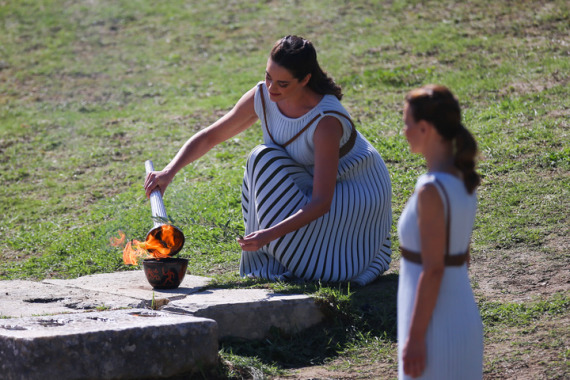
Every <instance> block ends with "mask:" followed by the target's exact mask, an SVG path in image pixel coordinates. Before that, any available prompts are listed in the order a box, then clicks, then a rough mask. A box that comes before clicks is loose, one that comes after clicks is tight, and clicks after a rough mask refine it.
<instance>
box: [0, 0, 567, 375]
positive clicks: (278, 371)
mask: <svg viewBox="0 0 570 380" xmlns="http://www.w3.org/2000/svg"><path fill="white" fill-rule="evenodd" d="M569 31H570V5H569V4H568V2H567V1H563V0H554V1H546V0H543V1H530V0H529V1H524V0H521V1H495V2H490V1H485V0H471V1H468V2H454V1H445V0H441V1H430V2H427V1H411V0H410V1H399V0H394V1H372V0H370V1H361V0H354V1H348V0H345V1H338V0H330V1H328V0H323V1H311V0H307V1H296V0H295V1H294V0H289V1H288V0H282V1H272V0H267V1H239V0H231V1H220V0H210V1H181V0H172V1H167V2H156V1H148V0H130V1H123V0H116V1H111V0H67V1H66V0H37V1H36V0H18V1H16V0H0V184H1V186H0V214H1V215H2V217H1V221H0V258H1V261H0V279H43V278H50V277H52V278H71V277H78V276H82V275H87V274H93V273H103V272H113V271H122V270H132V269H134V268H130V267H126V266H124V265H123V264H122V256H121V252H120V250H118V249H117V248H114V247H112V246H111V245H110V244H109V239H110V238H111V237H114V236H118V231H119V230H121V231H123V232H125V233H126V235H127V237H128V238H129V239H131V238H135V239H142V238H143V237H144V236H146V233H147V231H148V230H149V229H150V227H151V226H152V221H151V219H150V207H149V205H148V201H147V200H146V199H145V197H144V192H143V190H142V181H143V178H144V161H145V160H147V159H152V160H153V161H154V164H155V167H156V168H162V167H163V166H164V165H166V164H167V163H168V162H169V160H170V158H171V157H173V155H174V154H175V153H176V152H177V150H178V149H179V147H180V146H181V145H182V144H183V143H184V141H185V140H186V139H187V138H188V137H190V136H191V135H192V134H193V133H194V132H196V131H198V130H199V129H200V128H203V127H205V126H207V125H208V124H209V123H211V122H213V121H215V120H216V119H217V118H218V117H220V116H221V115H223V114H224V113H225V112H227V111H228V110H229V109H230V108H231V107H232V105H233V104H234V103H235V102H236V101H237V99H239V97H240V96H241V94H242V93H244V92H245V91H247V90H248V89H250V88H251V87H253V86H254V85H255V83H256V82H257V81H259V80H262V79H263V74H264V69H265V63H266V60H267V55H268V52H269V50H270V48H271V46H272V44H273V42H274V41H275V40H277V39H278V38H280V37H281V36H283V35H286V34H299V35H302V36H304V37H306V38H309V39H311V40H312V41H313V42H314V44H315V46H316V48H317V50H318V52H319V60H320V62H321V65H322V66H323V67H324V68H325V69H326V70H327V71H328V72H329V73H330V74H331V75H332V76H333V77H334V78H335V79H336V80H337V82H338V83H340V84H341V85H342V86H343V90H344V93H345V97H344V100H343V103H344V104H345V106H346V107H347V108H348V109H349V111H350V112H351V114H352V116H353V118H354V119H355V120H356V121H357V124H358V125H357V126H358V129H359V130H360V131H361V132H362V133H363V134H364V135H365V136H366V137H367V138H368V139H369V140H370V141H371V142H372V143H373V145H374V146H375V147H376V148H377V149H378V150H379V152H380V153H381V155H382V156H383V158H384V160H385V161H386V164H387V166H388V169H389V171H390V173H391V177H392V185H393V211H394V222H395V221H397V219H398V217H399V215H400V212H401V210H402V207H403V205H404V203H405V201H406V200H407V198H408V197H409V195H410V194H411V191H412V189H413V185H414V182H415V179H416V178H417V177H418V175H420V174H421V173H422V172H423V171H424V170H425V169H424V166H423V162H422V161H421V160H420V158H419V157H416V156H412V155H410V153H409V151H408V148H407V143H406V140H405V138H404V136H403V134H402V132H401V129H402V122H401V112H402V106H403V98H404V95H405V93H406V92H407V91H409V90H410V89H412V88H414V87H417V86H420V85H422V84H426V83H440V84H444V85H447V86H449V87H450V88H451V89H452V90H453V91H454V92H455V93H456V94H457V96H458V97H459V99H460V101H461V103H462V106H463V110H464V122H465V125H466V126H467V127H468V128H470V129H471V131H472V132H473V133H474V134H475V136H476V138H477V139H478V141H479V144H480V150H481V160H480V164H479V169H480V172H481V173H482V175H483V183H482V186H481V188H480V190H479V211H478V215H477V220H476V227H475V231H474V234H473V244H472V249H473V263H472V266H471V269H470V271H471V276H472V285H473V289H474V291H475V294H476V297H477V300H478V303H479V307H480V309H481V314H482V316H483V320H484V324H485V377H486V378H488V379H497V378H498V379H507V378H517V379H562V378H568V377H570V368H569V364H568V363H569V357H570V329H569V327H568V326H570V317H569V305H570V301H569V299H570V298H569V288H570V287H569V283H570V274H569V273H570V270H569V268H570V248H569V247H570V237H569V225H570V220H569V219H570V218H569V211H568V210H570V201H569V199H570V174H569V173H570V138H569V129H570V90H569V88H570V85H569V73H570V37H569ZM260 138H261V130H260V128H259V124H258V125H257V126H256V127H254V128H251V129H250V130H248V131H246V132H245V133H244V134H242V135H240V136H239V137H237V138H234V139H232V140H231V141H228V142H226V143H224V144H222V145H221V146H219V147H216V148H215V149H214V150H213V151H212V152H210V153H209V154H208V155H207V156H206V157H204V158H203V159H201V160H199V161H197V162H195V163H193V164H191V165H189V166H188V167H187V168H186V169H185V170H184V171H182V172H180V173H179V175H178V176H177V177H176V178H175V180H174V182H173V183H172V185H171V186H170V187H169V189H168V191H167V193H166V195H165V204H166V209H167V210H168V213H169V216H170V217H171V218H172V219H173V220H174V221H175V224H176V225H177V226H178V227H180V228H181V229H182V230H183V231H184V234H185V235H186V239H187V241H186V246H185V248H184V250H183V251H182V252H181V254H180V256H182V257H186V258H188V259H189V260H190V265H189V270H190V272H191V273H192V274H195V275H204V276H210V277H213V278H214V280H215V284H216V285H217V286H244V287H268V288H272V289H276V290H279V291H291V292H306V293H310V294H314V295H315V297H317V298H318V299H319V300H321V301H322V302H323V304H324V305H328V306H327V307H328V308H329V309H330V310H331V314H332V315H333V316H334V318H332V322H331V323H330V325H327V326H325V327H324V328H323V327H321V328H319V329H318V330H315V331H311V332H309V333H306V334H305V335H304V336H303V337H299V336H281V335H279V334H277V333H276V336H275V337H274V339H272V340H268V341H262V342H250V343H247V344H245V343H243V342H223V344H222V347H221V351H220V353H221V358H222V363H221V365H220V369H219V371H220V373H219V375H220V376H221V377H233V378H263V377H266V378H291V379H293V378H348V379H366V378H395V377H396V376H397V367H396V340H395V313H396V311H395V292H396V290H397V278H398V267H399V256H398V254H397V253H394V261H393V263H392V266H391V269H390V271H389V272H388V273H387V274H386V275H385V276H383V277H382V278H381V279H379V280H378V281H377V282H376V283H374V284H373V285H371V286H368V287H365V288H362V289H349V288H347V286H346V285H343V286H318V284H317V285H311V284H306V285H287V284H267V283H263V282H252V281H245V280H241V279H240V278H239V276H238V273H237V267H238V263H239V257H240V251H239V247H238V245H237V244H236V243H235V236H236V235H237V234H240V233H243V225H242V221H241V208H240V193H239V191H240V184H241V180H242V174H243V166H244V163H245V158H246V157H247V154H248V153H249V151H250V150H251V149H252V148H253V147H254V146H255V145H257V143H258V142H259V141H260ZM393 232H394V233H395V223H394V231H393ZM393 243H394V246H395V247H396V246H398V242H397V240H396V241H394V242H393ZM135 269H136V268H135ZM307 336H310V337H311V339H310V340H309V341H307V340H306V337H307ZM300 347H301V348H300Z"/></svg>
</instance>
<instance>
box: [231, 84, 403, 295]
mask: <svg viewBox="0 0 570 380" xmlns="http://www.w3.org/2000/svg"><path fill="white" fill-rule="evenodd" d="M260 89H261V91H263V92H264V99H265V112H266V118H267V124H268V125H267V126H266V125H265V117H264V115H263V105H262V101H261V98H260V93H259V91H260ZM255 110H256V113H257V115H258V116H259V118H260V120H261V123H262V128H263V133H264V135H263V139H264V144H262V145H259V146H257V147H256V148H255V149H254V150H253V151H252V152H251V153H250V155H249V158H248V161H247V164H246V169H245V173H244V180H243V186H242V210H243V217H244V223H245V233H246V234H249V233H251V232H253V231H256V230H259V229H262V228H267V227H270V226H273V225H275V224H277V223H279V222H280V221H282V220H284V219H286V218H287V217H289V216H290V215H293V214H295V213H296V212H297V211H298V210H299V209H300V208H301V207H302V206H303V205H305V204H307V203H308V202H309V201H310V199H311V193H312V187H313V170H314V162H315V160H314V148H313V146H314V145H313V134H314V132H315V128H316V126H317V124H318V122H319V120H320V117H324V116H325V114H324V113H323V111H329V110H333V111H337V112H342V113H343V114H344V115H347V116H349V114H348V112H347V111H346V110H345V109H344V107H343V106H342V105H341V104H340V102H339V101H338V99H337V98H336V97H335V96H333V95H325V96H324V97H323V99H322V100H321V102H320V103H319V104H318V105H317V106H316V107H315V108H313V109H312V110H311V111H309V112H308V113H307V114H305V115H303V116H302V117H300V118H295V119H292V118H288V117H286V116H284V115H283V114H282V113H281V112H280V110H279V109H278V107H277V104H276V103H274V102H272V101H270V100H269V95H268V93H267V88H266V87H265V84H261V86H259V87H258V91H257V92H256V94H255ZM329 115H331V116H335V115H334V114H329ZM315 116H319V117H318V118H317V120H316V121H315V122H313V123H312V124H311V127H309V128H308V129H307V130H306V131H305V132H303V134H301V135H300V137H299V138H297V139H296V140H294V141H293V142H292V143H291V144H289V145H287V146H286V147H285V148H283V147H282V146H280V145H276V144H274V143H273V142H272V140H271V137H270V136H269V135H268V133H267V128H269V130H270V133H271V136H273V138H274V139H275V142H276V143H277V144H284V143H285V142H286V141H288V140H289V139H291V138H292V137H293V136H295V135H296V134H297V132H299V131H300V130H301V129H302V128H303V127H304V126H305V125H306V124H308V122H309V121H310V120H312V119H313V118H314V117H315ZM335 117H337V118H338V120H339V121H340V122H341V124H342V126H343V137H342V139H341V146H343V145H344V144H345V143H346V142H347V141H348V140H349V137H350V134H351V131H352V127H351V125H350V122H349V121H347V120H346V119H345V118H344V117H341V116H335ZM356 133H357V135H356V141H355V143H354V146H353V148H352V149H351V150H350V152H349V153H348V154H346V155H345V156H343V157H342V158H341V159H340V162H339V165H338V174H337V182H336V185H335V193H334V199H333V201H332V205H331V209H330V211H329V212H328V213H327V214H325V215H323V216H322V217H320V218H318V219H316V220H314V221H313V222H311V223H309V224H308V225H306V226H304V227H302V228H300V229H299V230H297V231H293V232H291V233H288V234H286V235H285V236H283V237H281V238H279V239H276V240H274V241H272V242H271V243H269V244H268V245H266V246H264V247H262V248H261V249H260V250H258V251H255V252H247V251H243V252H242V258H241V263H240V273H241V275H242V276H254V277H260V278H267V279H271V280H277V279H287V278H295V277H296V278H300V279H304V280H309V281H316V280H321V281H323V282H344V281H353V282H356V283H358V284H360V285H364V284H366V283H369V282H370V281H372V280H374V279H375V278H376V277H378V275H380V274H381V273H383V272H384V271H385V270H386V269H388V266H389V263H390V260H391V257H390V256H391V243H390V227H391V223H392V211H391V195H392V189H391V183H390V176H389V173H388V170H387V169H386V166H385V164H384V162H383V160H382V158H381V157H380V155H379V154H378V152H377V151H376V149H374V147H372V145H370V143H369V142H368V141H366V139H365V138H364V137H363V136H362V135H361V134H360V133H358V132H356Z"/></svg>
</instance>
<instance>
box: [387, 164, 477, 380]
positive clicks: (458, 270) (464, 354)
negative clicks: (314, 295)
mask: <svg viewBox="0 0 570 380" xmlns="http://www.w3.org/2000/svg"><path fill="white" fill-rule="evenodd" d="M436 178H437V180H438V182H439V183H441V185H442V186H444V187H445V192H446V193H447V195H448V197H449V198H448V199H449V202H450V204H451V210H450V219H451V223H450V232H449V235H450V240H449V253H450V255H454V254H459V253H463V252H466V251H467V248H468V246H469V241H470V239H471V231H472V230H473V223H474V220H475V212H476V208H477V196H476V194H475V192H473V194H469V193H467V191H466V189H465V185H464V184H463V181H461V180H460V179H458V178H456V177H454V176H452V175H450V174H447V173H429V174H424V175H422V176H421V177H420V178H419V179H418V181H417V183H416V187H415V190H416V192H414V194H413V195H412V196H411V197H410V199H409V200H408V202H407V204H406V206H405V207H404V210H403V211H402V215H401V216H400V220H399V221H398V237H399V240H400V245H401V246H402V247H403V248H405V249H407V250H409V251H412V252H421V240H420V231H419V227H418V214H417V190H418V189H420V188H421V187H422V186H424V185H426V184H428V183H434V181H435V179H436ZM435 187H436V189H438V191H439V192H440V196H441V198H442V200H443V202H444V207H446V212H447V207H448V206H447V204H446V197H445V194H443V193H442V192H441V190H440V189H439V188H438V186H437V185H435ZM421 273H422V265H421V264H416V263H414V262H411V261H408V260H406V259H404V258H402V260H401V261H400V276H399V284H398V359H399V360H398V364H399V368H398V372H399V378H400V379H401V380H404V379H405V380H407V379H411V377H409V376H406V375H404V371H403V366H402V349H403V346H404V344H405V343H406V341H407V339H408V334H409V330H410V323H411V318H412V312H413V309H414V302H415V299H416V293H417V287H418V281H419V278H420V275H421ZM426 349H427V354H426V355H427V365H426V369H425V371H424V373H423V374H422V376H421V377H419V378H417V379H422V380H427V379H433V380H446V379H450V380H454V379H461V380H470V379H473V380H478V379H481V378H482V377H483V324H482V322H481V316H480V314H479V310H478V309H477V304H476V303H475V298H474V296H473V291H472V290H471V285H470V282H469V274H468V272H467V264H465V263H464V264H463V265H461V266H446V267H445V271H444V274H443V278H442V281H441V285H440V288H439V294H438V297H437V302H436V305H435V309H434V311H433V314H432V317H431V320H430V322H429V326H428V330H427V334H426Z"/></svg>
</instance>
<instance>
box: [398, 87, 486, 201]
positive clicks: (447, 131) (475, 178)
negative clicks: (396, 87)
mask: <svg viewBox="0 0 570 380" xmlns="http://www.w3.org/2000/svg"><path fill="white" fill-rule="evenodd" d="M406 102H407V103H408V105H409V107H410V110H411V114H412V117H413V119H414V121H416V122H418V121H420V120H425V121H427V122H429V123H431V124H432V125H433V126H434V127H435V129H436V130H437V131H438V133H439V134H440V135H441V136H442V137H443V138H444V139H445V140H447V141H452V143H453V148H454V149H453V150H454V165H455V167H456V168H457V169H459V171H461V173H462V174H463V183H464V185H465V188H466V189H467V191H468V192H469V193H470V194H471V193H473V191H474V190H475V189H476V188H477V186H479V184H480V183H481V176H480V175H479V174H478V173H477V172H476V171H475V157H476V156H477V142H476V141H475V138H474V137H473V135H472V134H471V132H469V130H467V128H465V126H464V125H463V124H462V123H461V109H460V107H459V101H458V100H457V98H456V97H455V96H454V95H453V94H452V93H451V91H450V90H449V89H448V88H447V87H445V86H440V85H433V84H432V85H426V86H423V87H421V88H418V89H415V90H412V91H410V92H409V93H408V94H407V95H406Z"/></svg>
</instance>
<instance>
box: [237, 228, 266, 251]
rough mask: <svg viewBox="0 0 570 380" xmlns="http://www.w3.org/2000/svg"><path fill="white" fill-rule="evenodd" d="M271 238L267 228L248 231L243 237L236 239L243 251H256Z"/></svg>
mask: <svg viewBox="0 0 570 380" xmlns="http://www.w3.org/2000/svg"><path fill="white" fill-rule="evenodd" d="M271 240H273V238H272V237H271V233H270V231H269V230H259V231H255V232H252V233H250V234H249V235H247V236H245V237H243V238H237V239H236V241H237V242H238V243H239V245H240V247H241V249H242V250H244V251H257V250H259V249H260V248H261V247H263V246H264V245H267V244H269V243H270V242H271Z"/></svg>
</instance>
